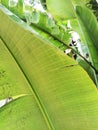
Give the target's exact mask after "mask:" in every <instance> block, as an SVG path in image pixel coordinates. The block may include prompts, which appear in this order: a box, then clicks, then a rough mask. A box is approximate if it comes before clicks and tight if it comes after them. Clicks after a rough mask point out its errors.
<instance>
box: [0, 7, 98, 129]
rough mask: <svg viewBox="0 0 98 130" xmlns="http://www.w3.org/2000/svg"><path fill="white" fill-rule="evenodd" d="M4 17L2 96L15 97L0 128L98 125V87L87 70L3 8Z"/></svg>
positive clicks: (0, 117) (0, 25) (2, 111)
mask: <svg viewBox="0 0 98 130" xmlns="http://www.w3.org/2000/svg"><path fill="white" fill-rule="evenodd" d="M0 20H1V21H0V39H1V40H0V54H1V55H0V68H2V70H3V77H1V74H2V73H0V78H1V80H0V89H1V91H0V92H1V94H0V99H4V98H7V97H12V98H13V100H12V101H11V102H10V103H8V104H6V105H5V106H3V107H1V108H0V129H1V130H3V129H4V130H13V129H14V130H17V129H18V130H22V129H23V130H27V129H28V130H32V129H33V130H65V129H66V130H76V129H77V130H83V129H86V130H92V129H97V128H98V92H97V89H96V86H95V85H94V83H93V82H92V80H91V79H90V78H89V76H88V75H87V73H86V72H85V71H84V70H83V69H82V68H81V67H80V66H79V65H78V64H77V62H75V61H74V60H72V59H71V58H69V57H68V56H67V55H65V54H64V53H62V51H60V50H58V49H57V48H56V47H54V46H53V45H52V44H50V41H48V39H45V37H44V38H43V36H41V35H39V34H38V33H37V32H36V30H32V29H31V30H32V31H30V29H28V28H29V27H26V26H24V25H25V23H23V25H22V24H20V22H18V21H15V20H13V19H12V18H11V17H10V16H8V14H7V13H6V12H5V11H4V10H3V9H2V8H0ZM2 82H3V84H2ZM5 83H9V85H8V84H7V85H6V84H5ZM14 97H16V98H14Z"/></svg>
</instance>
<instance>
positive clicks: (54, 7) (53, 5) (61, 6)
mask: <svg viewBox="0 0 98 130" xmlns="http://www.w3.org/2000/svg"><path fill="white" fill-rule="evenodd" d="M46 3H47V8H48V10H49V11H50V12H51V14H52V15H53V16H54V17H55V18H59V19H63V20H64V19H70V18H75V14H74V8H73V5H72V3H71V0H62V1H61V0H58V1H57V0H47V1H46Z"/></svg>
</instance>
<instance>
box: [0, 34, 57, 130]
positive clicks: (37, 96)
mask: <svg viewBox="0 0 98 130" xmlns="http://www.w3.org/2000/svg"><path fill="white" fill-rule="evenodd" d="M0 39H1V40H2V42H3V43H4V45H5V47H6V48H7V50H8V51H9V53H10V54H11V56H12V57H13V59H14V61H15V62H16V64H17V65H18V67H19V69H20V70H21V72H22V73H23V75H24V77H25V79H26V80H27V82H28V84H29V86H31V89H32V90H33V91H32V93H33V95H34V97H35V100H36V102H37V104H38V106H39V109H40V111H41V112H42V115H43V117H44V120H45V122H46V124H47V126H48V128H49V130H55V129H54V126H53V123H52V121H51V119H50V117H49V115H48V113H47V111H46V109H45V106H44V104H43V103H42V100H41V98H40V96H39V95H38V93H37V91H36V90H35V89H34V87H33V85H32V83H31V82H30V80H29V78H28V77H27V75H26V73H25V72H24V70H23V69H22V67H21V65H20V64H19V62H18V61H17V59H16V58H15V56H14V54H13V53H12V51H11V50H10V49H9V47H8V46H7V44H6V42H5V41H4V39H3V38H2V36H0Z"/></svg>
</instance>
